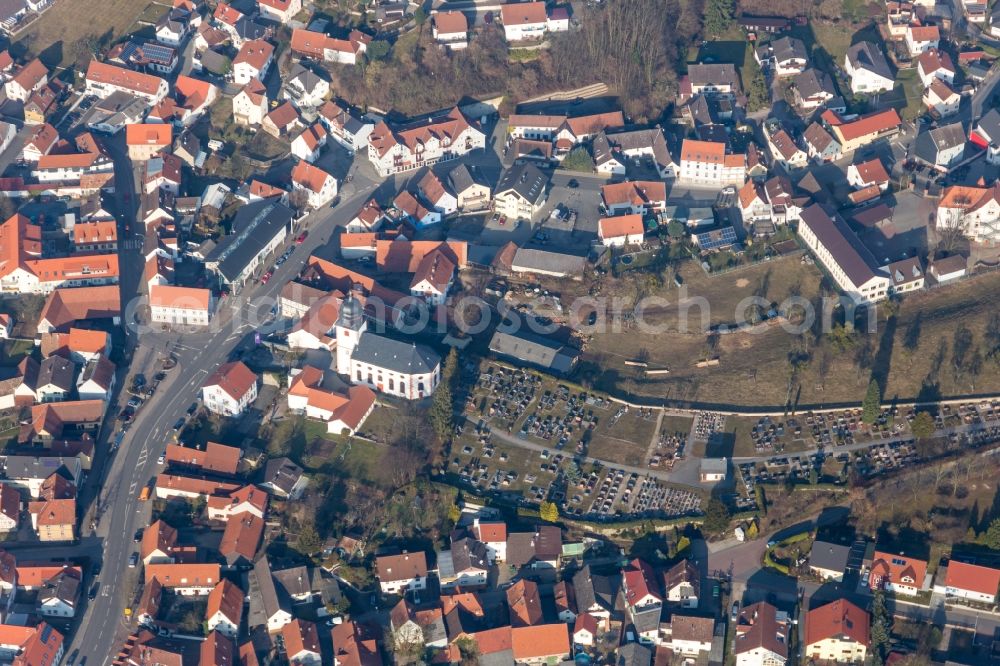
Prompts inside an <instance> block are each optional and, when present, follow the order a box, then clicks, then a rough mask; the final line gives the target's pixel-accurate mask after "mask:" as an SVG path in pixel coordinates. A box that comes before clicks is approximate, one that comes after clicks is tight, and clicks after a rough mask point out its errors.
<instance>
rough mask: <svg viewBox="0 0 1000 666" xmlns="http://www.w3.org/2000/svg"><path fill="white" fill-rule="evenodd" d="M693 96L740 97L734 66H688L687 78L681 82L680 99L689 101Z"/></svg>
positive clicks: (712, 64) (738, 82) (709, 64)
mask: <svg viewBox="0 0 1000 666" xmlns="http://www.w3.org/2000/svg"><path fill="white" fill-rule="evenodd" d="M695 95H706V96H709V97H723V98H727V99H735V98H736V97H739V96H740V95H742V88H741V86H740V77H739V74H737V72H736V66H735V65H732V64H729V63H699V64H696V65H689V66H688V73H687V77H686V78H685V79H682V80H681V97H682V99H690V98H691V97H694V96H695Z"/></svg>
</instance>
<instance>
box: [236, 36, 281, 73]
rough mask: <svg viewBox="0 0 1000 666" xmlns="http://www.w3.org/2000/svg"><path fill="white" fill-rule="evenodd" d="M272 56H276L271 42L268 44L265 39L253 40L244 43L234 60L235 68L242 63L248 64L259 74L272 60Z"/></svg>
mask: <svg viewBox="0 0 1000 666" xmlns="http://www.w3.org/2000/svg"><path fill="white" fill-rule="evenodd" d="M272 55H274V47H273V46H271V44H270V42H266V41H264V40H263V39H251V40H250V41H247V42H243V46H241V47H240V52H239V53H238V54H236V57H235V58H234V59H233V67H235V66H236V65H239V64H241V63H246V64H248V65H250V66H251V67H253V68H254V69H255V70H257V71H258V72H259V71H260V70H262V69H263V68H264V65H266V64H267V61H268V60H270V59H271V56H272Z"/></svg>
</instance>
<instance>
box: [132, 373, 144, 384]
mask: <svg viewBox="0 0 1000 666" xmlns="http://www.w3.org/2000/svg"><path fill="white" fill-rule="evenodd" d="M132 383H133V384H135V385H136V386H145V385H146V375H144V374H142V373H141V372H137V373H135V377H133V378H132Z"/></svg>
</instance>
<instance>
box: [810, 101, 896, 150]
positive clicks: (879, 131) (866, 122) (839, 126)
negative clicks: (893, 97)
mask: <svg viewBox="0 0 1000 666" xmlns="http://www.w3.org/2000/svg"><path fill="white" fill-rule="evenodd" d="M822 119H823V122H824V123H825V124H826V125H827V127H828V129H829V130H830V132H831V133H832V134H833V136H834V138H835V139H837V142H838V143H840V148H841V152H842V153H843V154H845V155H846V154H848V153H852V152H854V151H855V150H857V149H858V148H860V147H862V146H867V145H870V144H872V143H875V142H876V141H880V140H882V139H888V138H890V137H892V136H895V135H896V134H897V133H898V132H899V128H900V126H901V125H902V124H903V121H902V119H901V118H900V117H899V113H897V112H896V110H895V109H892V108H890V109H886V110H884V111H874V112H872V113H869V114H866V115H863V116H858V117H857V118H854V119H852V120H845V119H844V118H843V117H841V116H840V114H838V113H836V112H834V111H829V110H828V111H824V112H823V116H822Z"/></svg>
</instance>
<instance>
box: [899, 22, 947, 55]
mask: <svg viewBox="0 0 1000 666" xmlns="http://www.w3.org/2000/svg"><path fill="white" fill-rule="evenodd" d="M940 40H941V33H940V31H939V30H938V27H937V26H936V25H921V24H920V23H919V22H917V23H911V24H910V25H908V26H906V34H905V35H904V36H903V41H904V43H905V44H906V50H907V51H909V53H910V57H916V56H918V55H920V54H921V53H924V52H926V51H928V50H930V49H936V48H938V45H939V43H940Z"/></svg>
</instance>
